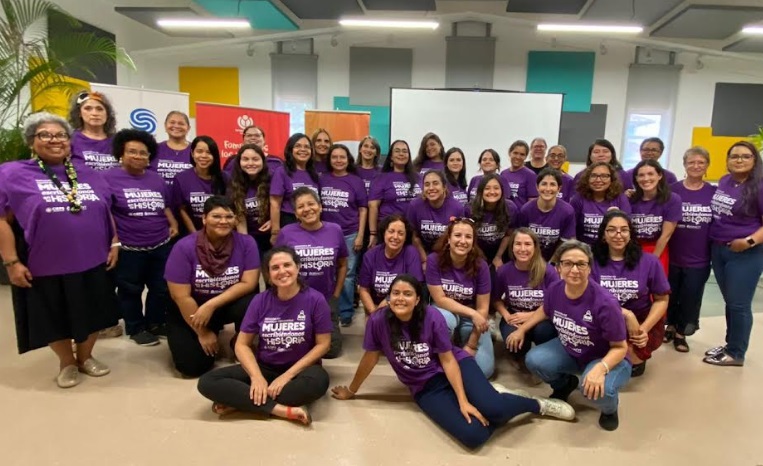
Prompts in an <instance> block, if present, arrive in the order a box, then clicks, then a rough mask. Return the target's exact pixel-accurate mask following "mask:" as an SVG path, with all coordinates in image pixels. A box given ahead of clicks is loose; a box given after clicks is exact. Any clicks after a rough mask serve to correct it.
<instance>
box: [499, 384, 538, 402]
mask: <svg viewBox="0 0 763 466" xmlns="http://www.w3.org/2000/svg"><path fill="white" fill-rule="evenodd" d="M490 385H492V386H493V388H495V391H497V392H498V393H508V394H509V395H514V396H521V397H522V398H532V397H533V396H532V395H530V394H529V393H527V392H526V391H524V390H520V389H517V388H515V389H511V388H507V387H506V386H504V385H501V384H499V383H498V382H490Z"/></svg>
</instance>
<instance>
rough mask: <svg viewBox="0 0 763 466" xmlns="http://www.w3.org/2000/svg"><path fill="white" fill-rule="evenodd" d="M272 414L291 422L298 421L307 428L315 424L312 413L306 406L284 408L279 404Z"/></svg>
mask: <svg viewBox="0 0 763 466" xmlns="http://www.w3.org/2000/svg"><path fill="white" fill-rule="evenodd" d="M271 414H272V415H273V416H278V417H280V418H283V419H288V420H290V421H297V422H299V423H302V424H304V425H306V426H309V425H310V423H312V422H313V418H311V417H310V412H309V411H308V410H307V407H305V406H284V405H282V404H278V405H276V407H275V408H273V411H272V412H271Z"/></svg>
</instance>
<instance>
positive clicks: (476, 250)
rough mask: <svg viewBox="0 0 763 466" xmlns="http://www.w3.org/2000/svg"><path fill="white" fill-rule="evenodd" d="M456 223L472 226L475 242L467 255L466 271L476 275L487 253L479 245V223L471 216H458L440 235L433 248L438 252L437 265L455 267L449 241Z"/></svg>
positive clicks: (469, 274)
mask: <svg viewBox="0 0 763 466" xmlns="http://www.w3.org/2000/svg"><path fill="white" fill-rule="evenodd" d="M456 225H469V226H470V227H471V228H472V233H473V234H474V244H473V245H472V250H471V251H469V254H467V255H466V263H465V264H464V270H465V271H466V276H467V277H474V276H475V275H477V270H478V269H479V263H480V259H482V260H484V259H485V255H484V254H483V253H482V249H480V247H479V246H478V245H477V224H476V223H475V222H474V220H472V219H470V218H457V219H454V220H452V221H451V222H450V223H449V224H448V228H447V230H445V233H443V234H442V236H440V239H438V240H437V242H436V243H435V245H434V247H433V248H432V250H433V251H434V252H435V253H437V267H439V269H440V270H443V269H445V270H447V269H452V268H453V259H452V258H451V257H450V243H448V240H449V239H450V235H451V234H452V233H453V228H454V227H455V226H456Z"/></svg>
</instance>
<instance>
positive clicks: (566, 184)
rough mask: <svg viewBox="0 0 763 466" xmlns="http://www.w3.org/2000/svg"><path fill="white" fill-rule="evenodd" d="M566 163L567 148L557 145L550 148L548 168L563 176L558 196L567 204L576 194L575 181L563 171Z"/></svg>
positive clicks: (547, 160)
mask: <svg viewBox="0 0 763 466" xmlns="http://www.w3.org/2000/svg"><path fill="white" fill-rule="evenodd" d="M566 161H567V148H566V147H564V146H562V145H556V146H551V147H549V148H548V155H546V162H547V163H548V166H547V168H553V169H554V170H558V171H559V173H561V174H562V183H561V184H560V185H559V193H558V194H557V195H556V196H557V197H558V198H560V199H562V200H563V201H565V202H570V199H572V195H573V194H574V193H575V180H574V179H573V178H572V177H571V176H570V175H569V174H567V173H566V172H565V171H564V169H563V167H564V163H565V162H566ZM536 180H537V178H536Z"/></svg>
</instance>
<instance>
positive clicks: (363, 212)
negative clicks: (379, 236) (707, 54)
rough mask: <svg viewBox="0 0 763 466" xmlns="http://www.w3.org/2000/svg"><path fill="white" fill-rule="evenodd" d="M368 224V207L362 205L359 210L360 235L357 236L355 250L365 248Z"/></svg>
mask: <svg viewBox="0 0 763 466" xmlns="http://www.w3.org/2000/svg"><path fill="white" fill-rule="evenodd" d="M367 224H368V207H361V208H360V210H359V211H358V236H356V237H355V244H354V245H353V246H354V248H355V251H360V250H361V249H363V240H364V239H365V234H366V225H367Z"/></svg>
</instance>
